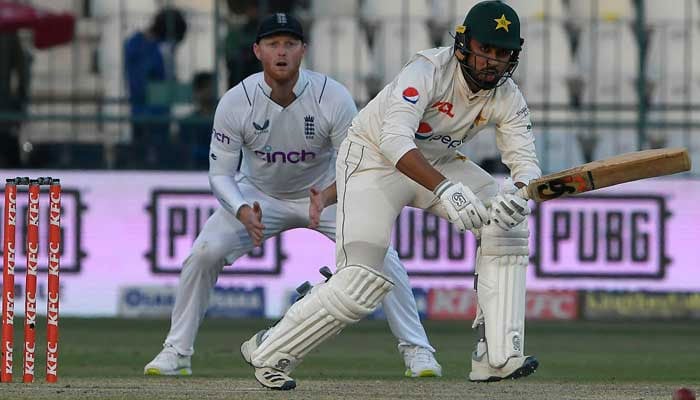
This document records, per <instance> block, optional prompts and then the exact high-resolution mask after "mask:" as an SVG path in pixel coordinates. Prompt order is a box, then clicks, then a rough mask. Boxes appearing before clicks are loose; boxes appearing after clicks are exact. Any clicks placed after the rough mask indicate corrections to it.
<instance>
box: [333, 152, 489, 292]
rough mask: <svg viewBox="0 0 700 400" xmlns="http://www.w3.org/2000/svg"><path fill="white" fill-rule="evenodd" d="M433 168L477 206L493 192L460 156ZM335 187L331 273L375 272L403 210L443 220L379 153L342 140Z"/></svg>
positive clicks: (440, 210) (430, 199)
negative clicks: (361, 268)
mask: <svg viewBox="0 0 700 400" xmlns="http://www.w3.org/2000/svg"><path fill="white" fill-rule="evenodd" d="M434 167H435V168H436V169H437V170H438V171H440V172H441V173H442V174H443V175H445V176H446V177H447V178H448V179H450V180H451V181H453V182H461V183H463V184H464V185H465V186H468V187H469V188H470V189H471V190H472V191H473V192H474V194H476V196H477V197H478V198H479V199H481V200H486V199H487V198H490V197H493V196H494V195H496V193H497V192H498V184H497V183H496V181H495V180H494V178H493V177H492V176H491V175H489V174H488V173H487V172H486V171H484V170H483V169H481V168H480V167H479V166H478V165H476V164H474V163H473V162H471V161H469V160H468V159H467V158H466V157H464V156H462V155H459V154H457V155H453V156H449V157H445V158H443V159H441V160H439V161H437V162H436V163H435V164H434ZM336 185H337V187H338V210H337V211H338V233H337V241H336V244H335V246H336V266H337V268H342V267H344V266H346V265H357V264H359V265H368V266H371V267H374V268H380V266H381V265H382V263H383V259H384V254H385V253H386V251H387V248H388V247H389V242H390V239H391V231H392V228H393V226H394V221H395V220H396V217H398V215H399V213H400V212H401V210H402V209H403V208H404V207H405V206H412V207H416V208H421V209H424V210H426V211H428V212H430V213H432V214H435V215H438V216H439V217H442V218H445V219H447V213H446V212H445V209H444V207H443V206H442V205H441V204H440V202H439V199H438V198H437V197H436V196H435V195H434V194H433V193H432V192H431V191H429V190H428V189H426V188H424V187H423V186H420V185H419V184H418V183H416V182H415V181H414V180H412V179H411V178H409V177H407V176H406V175H404V174H403V173H401V172H400V171H399V170H397V169H396V167H394V166H393V165H391V163H390V162H389V161H388V160H387V159H386V158H385V157H384V156H382V155H381V154H380V153H379V152H377V151H375V150H372V149H370V148H368V147H364V146H362V145H359V144H357V143H353V142H351V141H350V140H348V139H345V141H343V143H342V144H341V146H340V149H339V151H338V159H337V162H336ZM384 272H385V273H387V274H388V272H389V271H386V270H385V271H384ZM394 290H396V289H394Z"/></svg>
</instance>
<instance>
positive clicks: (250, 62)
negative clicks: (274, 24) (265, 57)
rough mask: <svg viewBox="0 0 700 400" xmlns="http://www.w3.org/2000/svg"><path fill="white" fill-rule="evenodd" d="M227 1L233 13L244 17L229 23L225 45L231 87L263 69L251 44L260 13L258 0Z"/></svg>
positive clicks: (253, 40) (256, 29)
mask: <svg viewBox="0 0 700 400" xmlns="http://www.w3.org/2000/svg"><path fill="white" fill-rule="evenodd" d="M227 3H228V8H229V11H230V12H231V13H233V14H240V15H242V17H243V20H242V22H241V23H237V24H236V23H231V24H230V25H229V28H228V33H227V34H226V42H225V45H224V48H225V53H224V54H225V57H226V69H227V72H228V76H227V78H228V79H227V81H228V87H229V88H231V87H234V86H235V85H237V84H238V82H240V81H242V80H243V79H244V78H245V77H247V76H248V75H252V74H254V73H256V72H260V71H262V67H261V66H260V62H259V61H258V59H257V58H255V54H253V46H252V45H251V43H254V42H255V37H256V34H257V31H258V23H259V15H260V13H259V12H258V11H259V10H258V2H257V0H228V1H227Z"/></svg>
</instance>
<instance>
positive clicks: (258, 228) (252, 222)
mask: <svg viewBox="0 0 700 400" xmlns="http://www.w3.org/2000/svg"><path fill="white" fill-rule="evenodd" d="M238 220H239V221H241V223H242V224H243V226H245V229H246V230H247V231H248V235H249V236H250V239H251V240H252V241H253V245H255V246H260V245H261V244H262V242H263V239H264V238H265V235H264V234H263V230H264V229H265V225H263V223H262V209H261V208H260V203H258V202H257V201H256V202H254V203H253V208H250V206H249V205H247V204H246V205H244V206H242V207H241V208H240V209H239V210H238Z"/></svg>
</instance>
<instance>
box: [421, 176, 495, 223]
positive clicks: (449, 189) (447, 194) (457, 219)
mask: <svg viewBox="0 0 700 400" xmlns="http://www.w3.org/2000/svg"><path fill="white" fill-rule="evenodd" d="M433 193H435V195H436V196H437V197H438V198H439V199H440V203H442V206H443V207H445V210H446V211H447V217H448V219H449V220H450V222H451V223H453V224H454V225H455V226H456V227H457V229H459V231H460V232H464V231H466V230H472V229H479V228H481V226H482V225H484V224H488V223H489V212H488V210H487V209H486V207H485V206H484V203H482V202H481V200H479V198H478V197H476V196H475V195H474V192H472V191H471V190H470V189H469V188H468V187H466V186H464V185H462V184H461V183H456V184H455V183H452V182H450V181H449V180H448V179H445V180H444V181H442V182H441V183H440V184H439V185H437V187H436V188H435V190H434V191H433Z"/></svg>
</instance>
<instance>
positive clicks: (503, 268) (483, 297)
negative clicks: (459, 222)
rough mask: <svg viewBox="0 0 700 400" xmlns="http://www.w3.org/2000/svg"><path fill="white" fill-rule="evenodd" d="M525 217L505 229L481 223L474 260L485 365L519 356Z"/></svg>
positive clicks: (522, 328)
mask: <svg viewBox="0 0 700 400" xmlns="http://www.w3.org/2000/svg"><path fill="white" fill-rule="evenodd" d="M528 236H529V231H528V229H527V220H526V221H524V222H523V223H521V224H519V225H517V226H515V227H514V228H513V229H511V230H509V231H505V230H503V229H501V228H500V227H498V226H497V225H496V224H493V223H492V224H490V225H486V226H484V228H483V230H482V236H481V248H480V251H479V254H478V257H477V262H476V273H477V274H478V281H477V290H476V294H477V301H478V303H479V311H480V312H479V315H477V321H476V322H475V325H478V324H479V323H481V320H482V319H483V323H484V328H485V339H486V347H487V353H488V359H489V364H490V365H491V366H492V367H494V368H500V367H502V366H503V365H505V364H506V362H507V361H508V359H509V358H510V357H520V356H522V355H523V349H524V345H525V342H524V339H525V268H526V267H527V264H528V254H529V248H528Z"/></svg>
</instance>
